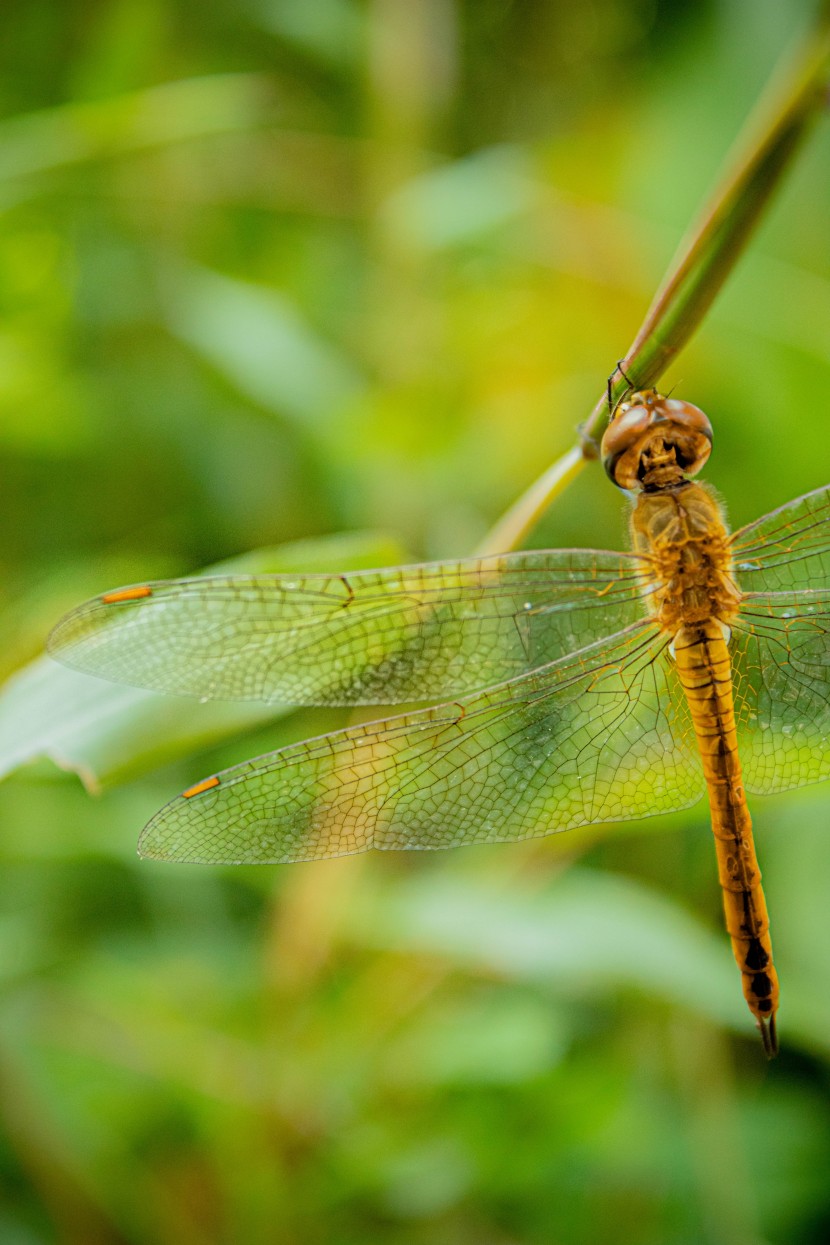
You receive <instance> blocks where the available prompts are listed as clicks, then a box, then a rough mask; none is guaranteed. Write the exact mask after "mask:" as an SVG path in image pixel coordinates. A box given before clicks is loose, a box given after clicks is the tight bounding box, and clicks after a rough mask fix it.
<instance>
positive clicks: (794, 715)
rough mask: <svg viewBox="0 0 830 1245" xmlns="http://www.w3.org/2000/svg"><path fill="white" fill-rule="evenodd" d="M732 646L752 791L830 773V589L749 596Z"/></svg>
mask: <svg viewBox="0 0 830 1245" xmlns="http://www.w3.org/2000/svg"><path fill="white" fill-rule="evenodd" d="M782 573H783V568H782ZM730 647H731V654H732V669H733V682H734V689H735V717H736V723H737V729H738V747H739V751H740V756H741V764H742V768H743V773H744V782H745V784H746V787H747V790H749V791H752V792H755V793H759V794H770V793H772V792H774V791H786V790H788V789H789V788H791V787H800V786H804V785H805V784H807V783H811V782H818V781H819V780H820V779H822V778H827V777H830V587H827V586H825V587H816V588H814V589H811V590H807V591H805V592H800V593H799V592H793V591H787V592H780V593H775V592H772V593H750V594H747V595H746V596H745V597H744V599H743V602H742V605H741V612H740V615H739V618H738V620H737V622H736V623H735V624H734V625H733V628H732V641H731V646H730Z"/></svg>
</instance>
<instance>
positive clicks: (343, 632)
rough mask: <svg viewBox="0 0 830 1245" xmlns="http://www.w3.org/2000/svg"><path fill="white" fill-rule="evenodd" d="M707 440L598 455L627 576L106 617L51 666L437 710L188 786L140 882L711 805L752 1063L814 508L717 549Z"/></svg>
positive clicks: (275, 590)
mask: <svg viewBox="0 0 830 1245" xmlns="http://www.w3.org/2000/svg"><path fill="white" fill-rule="evenodd" d="M711 445H712V427H711V424H710V422H709V420H708V418H707V416H706V415H705V414H704V413H703V412H702V411H701V410H700V409H699V408H698V407H696V406H693V405H692V404H691V403H689V402H685V401H683V400H681V399H679V398H671V397H668V398H667V397H664V396H662V395H661V394H659V393H658V392H656V391H655V390H642V391H639V392H634V393H632V394H631V395H630V396H629V397H628V398H627V399H626V400H624V401H623V402H621V403H620V404H619V405H618V406H617V407H616V408H615V410H614V411H613V414H612V417H611V419H610V422H609V425H608V427H607V429H606V432H605V434H604V437H603V440H602V444H601V455H602V459H603V463H604V466H605V469H606V472H607V473H608V475H609V477H610V479H611V480H612V481H613V482H614V483H615V484H616V485H617V486H618V487H619V488H621V489H622V490H624V491H625V492H626V493H627V494H628V495H629V496H630V498H631V500H632V503H633V504H632V511H631V519H630V529H631V533H630V535H631V548H630V550H629V551H627V552H609V551H602V550H585V549H563V550H541V551H540V550H534V551H522V552H513V553H507V554H502V555H496V556H488V557H479V558H469V559H462V560H452V561H443V562H432V563H427V564H423V565H414V566H405V567H395V568H391V569H390V568H386V569H382V570H374V571H360V572H356V573H348V574H342V575H338V574H313V575H301V576H297V575H222V576H215V577H205V578H190V579H178V580H169V581H159V582H155V583H144V584H136V585H132V586H128V587H125V588H119V589H115V590H113V591H109V592H105V593H103V594H102V595H100V596H98V597H96V598H94V599H93V600H91V601H88V602H86V603H85V604H83V605H81V606H79V607H78V608H77V609H75V610H74V611H72V612H71V613H69V614H68V615H67V616H66V617H65V618H63V619H62V620H61V621H60V622H59V623H58V624H57V626H56V627H55V629H54V631H53V632H52V635H51V636H50V639H49V650H50V652H51V653H52V654H53V656H55V657H56V658H58V659H59V660H60V661H62V662H64V663H65V664H67V665H70V666H73V667H76V668H78V669H80V670H83V671H86V672H88V673H92V674H95V675H98V676H101V677H103V678H106V679H110V680H114V681H117V682H122V683H127V684H131V685H134V686H137V687H142V688H149V689H152V690H154V691H159V692H167V693H173V694H177V695H184V696H195V697H198V698H200V699H201V700H207V699H210V698H220V699H233V700H248V699H250V700H257V701H264V702H275V703H276V702H279V703H290V704H298V705H301V704H302V705H306V704H308V705H346V706H357V705H374V704H385V705H393V704H396V703H397V704H399V705H407V704H410V705H411V704H412V703H413V702H419V701H420V702H435V701H438V702H439V703H437V704H435V703H433V704H430V705H429V707H422V708H417V707H416V708H414V709H411V708H410V709H409V710H408V711H404V712H399V713H398V714H396V715H395V716H391V717H385V718H383V720H380V721H375V722H364V723H360V724H359V725H352V726H349V727H346V728H344V729H341V730H336V731H333V732H330V733H328V734H324V735H322V736H320V737H318V738H315V739H311V740H308V741H304V742H300V743H295V744H290V745H289V746H287V747H283V748H281V749H279V750H278V751H275V752H270V753H268V754H266V755H264V756H260V757H256V758H254V759H252V760H249V761H246V762H244V763H243V764H240V765H235V766H233V767H231V768H230V769H226V770H224V771H223V772H221V773H216V774H212V775H211V776H210V777H208V778H205V779H203V780H201V781H199V782H196V783H195V784H194V785H193V786H191V787H189V788H188V789H187V790H186V791H184V792H182V794H181V795H179V796H177V797H176V798H175V799H173V800H172V801H171V802H170V803H168V804H167V805H166V806H165V807H164V808H163V809H161V811H160V812H158V813H156V815H155V816H154V817H153V818H152V819H151V821H150V822H149V823H148V825H147V826H146V827H145V829H144V831H143V833H142V835H141V838H140V841H139V851H140V853H141V854H142V855H144V856H147V857H152V858H155V859H160V860H168V861H189V862H203V863H211V864H219V863H284V862H289V861H300V860H311V859H317V858H320V857H329V856H339V855H345V854H349V853H354V852H362V851H366V850H368V849H370V848H377V849H381V850H389V849H395V850H412V849H436V848H449V847H455V846H458V845H461V844H473V843H495V842H516V841H518V840H522V839H528V838H533V837H536V836H542V835H547V834H550V833H552V832H555V831H564V830H569V829H572V828H574V827H577V826H584V825H591V824H595V823H601V822H615V821H621V820H625V819H633V818H641V817H646V816H651V815H655V814H664V813H669V812H672V811H675V810H679V809H684V808H687V807H689V806H691V805H692V804H694V803H696V802H697V801H698V800H700V799H701V798H702V797H703V795H704V794H708V798H709V805H710V811H711V822H712V829H713V832H714V839H715V848H716V853H717V861H718V873H719V880H720V885H721V888H722V892H723V906H724V912H725V920H726V928H727V931H728V934H729V937H730V939H731V942H732V949H733V953H734V956H735V959H736V961H737V964H738V968H739V970H740V974H741V980H742V985H743V993H744V996H745V998H746V1001H747V1003H748V1005H749V1009H750V1011H751V1012H752V1014H753V1016H754V1017H755V1020H756V1022H757V1026H758V1029H759V1031H760V1035H761V1038H762V1041H763V1046H764V1049H765V1051H766V1053H767V1055H768V1056H770V1057H771V1056H772V1055H774V1054H775V1053H776V1051H777V1049H778V1039H777V1034H776V1010H777V1007H778V979H777V975H776V971H775V967H774V964H773V956H772V945H771V942H770V935H769V919H768V915H767V908H766V904H765V900H764V892H763V889H762V886H761V874H760V871H759V868H758V862H757V857H756V852H755V847H754V843H753V836H752V823H751V819H750V814H749V810H748V807H747V798H746V792H747V791H748V792H750V793H751V794H753V795H755V794H769V793H772V792H778V791H784V790H787V789H789V788H793V787H798V786H801V785H804V784H806V783H812V782H815V781H818V780H819V779H823V778H826V777H827V776H828V775H829V774H830V631H829V630H828V627H830V485H828V486H825V487H824V488H820V489H818V490H816V491H815V492H812V493H807V494H806V495H805V496H803V497H800V498H797V499H796V500H795V501H792V502H790V503H788V504H787V505H784V506H782V507H781V508H780V509H778V510H775V511H773V512H772V513H771V514H768V515H766V516H765V517H764V518H762V519H758V520H756V521H755V522H753V523H750V524H748V525H747V526H745V527H742V528H741V529H740V530H739V531H736V532H734V533H732V534H730V533H729V531H728V529H727V527H726V523H725V520H724V516H723V513H722V510H721V507H720V505H719V503H718V501H717V499H716V497H715V495H714V493H713V492H712V491H711V489H710V488H709V487H708V486H706V485H705V484H702V483H699V482H697V481H695V480H694V479H693V478H692V477H694V476H695V475H696V474H697V472H698V471H699V470H700V469H701V467H702V466H703V465H704V463H705V462H706V460H707V459H708V456H709V452H710V449H711Z"/></svg>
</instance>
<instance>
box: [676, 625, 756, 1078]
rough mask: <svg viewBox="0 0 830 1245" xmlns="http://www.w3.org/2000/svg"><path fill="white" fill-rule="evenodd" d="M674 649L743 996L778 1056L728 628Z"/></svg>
mask: <svg viewBox="0 0 830 1245" xmlns="http://www.w3.org/2000/svg"><path fill="white" fill-rule="evenodd" d="M673 647H674V654H675V661H676V664H677V673H678V676H679V678H680V682H681V684H682V686H683V690H684V692H685V694H686V700H687V702H688V705H689V710H690V712H691V716H692V722H693V724H694V729H695V734H696V736H697V741H698V746H699V748H700V755H701V758H702V761H703V770H704V774H705V777H706V786H707V790H708V793H709V807H710V809H711V815H712V831H713V833H714V836H715V849H716V852H717V858H718V876H719V879H720V885H721V890H722V892H723V907H724V913H725V917H726V928H727V930H728V933H729V937H730V939H731V940H732V951H733V953H734V956H735V960H736V963H737V965H738V968H739V969H740V971H741V980H742V984H743V992H744V998H745V999H746V1001H747V1003H748V1005H749V1009H750V1011H751V1012H752V1014H753V1015H754V1016H755V1018H756V1020H757V1022H758V1027H759V1029H760V1031H761V1036H762V1038H763V1041H764V1049H765V1050H766V1052H767V1054H768V1055H774V1054H775V1053H776V1050H777V1042H776V1036H775V1012H776V1009H777V1007H778V977H777V975H776V972H775V966H774V964H773V959H772V943H771V941H770V936H769V917H768V915H767V905H766V901H765V899H764V892H763V888H762V886H761V870H760V869H759V867H758V859H757V856H756V854H755V843H754V840H753V837H752V820H751V818H750V815H749V808H748V807H747V802H746V795H745V793H744V787H743V780H742V777H741V762H740V758H739V755H738V742H737V736H736V732H735V710H734V704H733V697H732V671H731V663H730V659H729V650H728V648H727V644H726V638H725V635H724V627H723V624H722V623H721V622H720V621H718V620H717V619H709V620H707V621H705V622H703V623H699V624H696V625H684V626H682V627H681V628H680V630H679V631H678V632H677V635H676V636H675V639H674V646H673Z"/></svg>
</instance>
